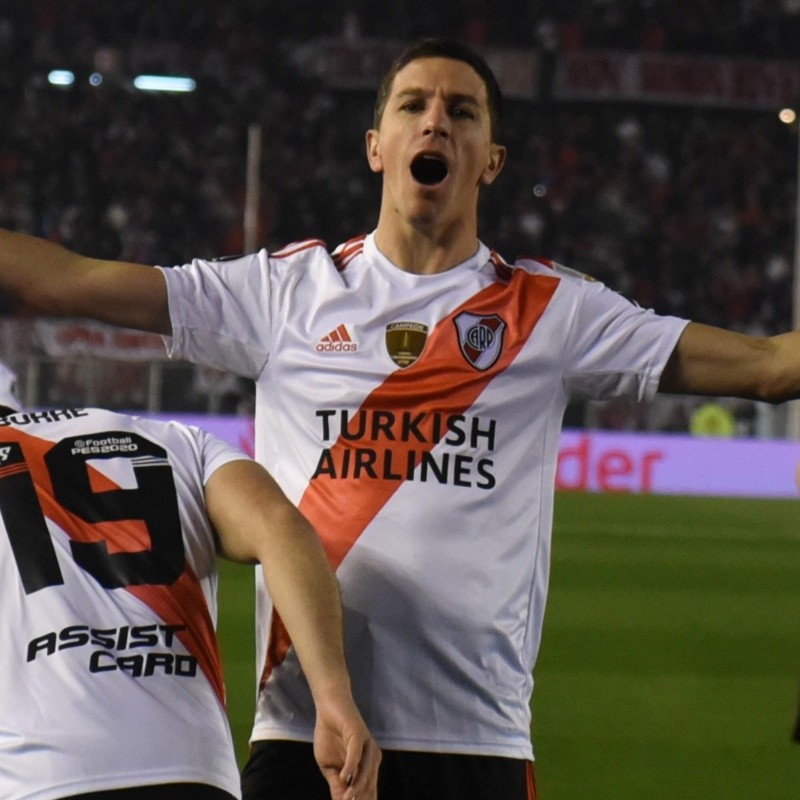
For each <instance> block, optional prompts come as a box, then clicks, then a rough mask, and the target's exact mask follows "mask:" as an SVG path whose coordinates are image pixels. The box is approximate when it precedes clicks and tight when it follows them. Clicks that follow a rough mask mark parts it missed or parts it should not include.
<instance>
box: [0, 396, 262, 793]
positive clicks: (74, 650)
mask: <svg viewBox="0 0 800 800" xmlns="http://www.w3.org/2000/svg"><path fill="white" fill-rule="evenodd" d="M242 458H246V456H244V455H243V454H242V453H240V452H239V451H238V450H235V449H234V448H232V447H231V446H229V445H228V444H226V443H224V442H222V441H220V440H219V439H216V438H215V437H213V436H210V435H209V434H207V433H204V432H202V431H200V430H199V429H197V428H190V427H187V426H184V425H179V424H177V423H166V422H155V421H152V420H147V419H140V418H136V417H131V416H127V415H122V414H116V413H112V412H109V411H103V410H99V409H83V408H74V409H62V410H49V411H40V412H19V413H15V414H12V415H9V416H6V417H4V418H0V517H1V518H0V698H2V701H0V797H3V798H4V799H5V800H18V799H21V798H26V800H34V798H35V800H49V799H50V798H60V797H64V796H67V795H70V796H71V795H73V794H82V793H85V792H95V791H101V790H107V789H116V788H126V787H135V786H145V785H151V784H162V783H175V782H190V783H202V784H208V785H210V786H214V787H219V788H221V789H223V790H225V791H227V792H229V793H230V794H231V795H232V796H234V797H239V796H241V795H240V788H239V773H238V768H237V764H236V758H235V755H234V750H233V740H232V737H231V733H230V728H229V726H228V721H227V718H226V713H225V699H224V689H223V683H222V668H221V661H220V655H219V651H218V648H217V643H216V635H215V625H216V615H217V606H216V589H217V567H216V548H215V540H214V535H213V532H212V528H211V525H210V522H209V520H208V517H207V515H206V512H205V503H204V498H203V492H204V486H205V484H206V482H207V481H208V479H209V478H210V476H211V475H212V474H213V473H214V472H215V471H216V470H217V469H218V468H219V467H221V466H222V465H223V464H226V463H228V462H230V461H233V460H236V459H242Z"/></svg>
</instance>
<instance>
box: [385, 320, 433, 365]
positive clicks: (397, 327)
mask: <svg viewBox="0 0 800 800" xmlns="http://www.w3.org/2000/svg"><path fill="white" fill-rule="evenodd" d="M427 340H428V326H427V325H423V324H422V323H421V322H392V323H391V324H389V325H387V326H386V349H387V350H388V351H389V355H390V356H391V359H392V361H394V363H395V364H397V366H398V367H410V366H411V365H412V364H413V363H414V362H415V361H416V360H417V359H418V358H419V357H420V354H421V353H422V350H423V348H424V347H425V342H426V341H427Z"/></svg>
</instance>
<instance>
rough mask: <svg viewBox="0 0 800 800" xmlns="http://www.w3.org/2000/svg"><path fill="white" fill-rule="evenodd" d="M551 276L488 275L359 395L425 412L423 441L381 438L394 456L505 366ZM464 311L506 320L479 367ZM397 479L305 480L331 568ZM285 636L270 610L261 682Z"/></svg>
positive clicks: (307, 508)
mask: <svg viewBox="0 0 800 800" xmlns="http://www.w3.org/2000/svg"><path fill="white" fill-rule="evenodd" d="M558 283H559V280H558V279H557V278H552V277H550V276H545V275H530V274H529V273H527V272H525V271H524V270H521V269H517V270H514V271H513V275H512V277H511V279H510V281H509V282H508V283H507V284H501V283H494V284H492V285H491V286H488V287H486V288H485V289H483V290H482V291H480V292H478V293H477V294H476V295H474V296H473V297H471V298H470V299H469V300H468V301H466V302H465V303H463V304H462V305H461V306H460V307H459V308H456V309H455V310H454V311H453V312H452V313H451V314H450V315H449V316H447V317H445V318H444V319H442V320H441V321H440V322H439V323H438V324H437V325H436V327H435V328H434V330H433V332H432V333H431V335H430V336H429V338H428V342H427V343H426V345H425V350H424V352H423V354H422V356H421V357H420V358H419V359H418V360H417V361H416V362H415V363H414V364H412V365H411V366H409V367H407V368H406V369H398V370H396V371H395V372H393V373H391V375H389V376H388V377H387V378H386V380H385V381H384V382H383V383H382V384H381V385H380V386H378V387H377V388H376V389H375V390H374V391H373V392H372V393H371V394H370V395H369V396H368V397H367V398H366V399H365V401H364V402H363V404H362V405H361V409H360V410H367V411H369V410H387V411H394V412H402V411H410V412H413V413H414V414H421V413H425V414H426V415H425V419H426V420H428V422H427V423H422V424H421V425H420V426H419V428H420V430H422V431H424V433H425V439H426V442H425V443H423V442H419V441H409V442H403V441H401V436H399V435H396V436H395V437H394V441H390V442H386V446H387V447H390V448H391V450H392V453H393V456H394V458H395V463H398V464H406V463H407V459H409V458H412V459H414V461H415V463H416V464H419V462H420V460H421V458H422V455H423V452H430V451H431V450H432V449H433V448H434V447H435V446H436V442H435V441H433V433H432V426H433V423H432V421H431V420H432V412H438V413H440V414H441V415H443V416H444V417H447V416H449V415H451V414H452V415H459V414H463V413H464V412H465V411H466V410H467V409H468V408H470V406H471V405H472V404H473V403H474V402H475V400H476V399H477V397H478V396H479V395H480V394H481V392H483V390H484V389H485V388H486V387H487V386H488V384H489V383H490V382H491V381H492V380H493V379H494V378H495V377H496V376H497V375H499V374H501V373H502V372H503V371H504V370H505V369H507V368H508V366H509V365H510V364H511V363H512V362H513V361H514V359H515V358H516V356H517V354H518V353H519V351H520V350H521V349H522V347H523V345H524V344H525V342H527V341H528V339H529V338H530V336H531V334H532V332H533V329H534V328H535V326H536V323H537V322H538V321H539V318H540V317H541V316H542V314H543V313H544V310H545V308H547V305H548V303H549V302H550V298H551V297H552V296H553V292H554V291H555V289H556V287H557V286H558ZM463 311H469V312H470V313H472V314H475V315H487V316H488V315H497V316H499V317H501V318H502V320H503V321H504V322H505V323H506V330H505V333H504V338H503V347H502V352H501V353H500V354H499V356H498V358H497V360H496V361H495V362H494V363H493V364H492V365H491V367H489V368H488V369H486V370H485V371H480V370H478V369H476V368H475V367H474V366H472V365H471V364H469V363H468V361H467V359H466V358H465V357H464V355H463V354H462V352H461V348H460V346H459V339H458V332H457V328H456V325H455V324H454V320H455V318H456V317H457V316H458V315H459V314H460V313H461V312H463ZM398 416H399V415H398ZM397 427H398V428H399V423H398V425H397ZM370 444H373V443H372V442H371V441H369V440H368V439H366V438H363V439H360V440H359V439H356V440H355V441H353V440H348V439H343V438H342V437H341V436H340V437H339V439H338V440H337V441H336V442H335V443H334V445H333V447H332V448H331V456H332V461H333V462H334V463H342V456H343V451H344V450H347V449H348V448H351V449H353V450H355V449H357V448H359V447H361V448H363V447H365V446H369V445H370ZM382 444H383V443H382ZM412 450H413V451H415V452H414V453H413V454H412V453H411V452H410V451H412ZM401 485H402V481H401V480H393V479H391V480H390V479H382V478H380V477H379V478H371V479H369V480H357V479H356V480H354V479H352V478H344V479H342V478H331V477H330V476H329V475H319V476H318V477H316V478H315V479H314V480H313V481H312V482H311V483H309V485H308V487H307V488H306V490H305V492H304V494H303V497H302V498H301V500H300V503H299V508H300V510H301V511H302V512H303V514H305V516H306V517H307V518H308V520H309V521H310V522H311V524H312V525H313V526H314V527H315V528H316V530H317V531H318V532H319V534H320V536H321V538H322V541H323V543H324V546H325V550H326V552H327V554H328V558H329V560H330V562H331V565H332V566H333V568H334V569H336V568H337V567H338V566H339V564H341V562H342V560H343V559H344V557H345V556H346V555H347V553H348V552H349V551H350V548H351V547H352V546H353V544H354V543H355V542H356V540H357V539H358V537H359V536H360V535H361V534H362V533H363V531H364V530H365V529H366V527H367V526H368V525H369V524H370V522H371V521H372V520H373V519H374V518H375V516H376V515H377V514H378V513H379V512H380V510H381V509H382V508H383V506H384V505H385V504H386V503H387V502H388V501H389V499H390V498H391V497H392V495H393V494H394V493H395V492H396V491H397V490H398V489H399V488H400V486H401ZM289 644H290V642H289V639H288V637H287V635H286V631H285V629H284V627H283V625H282V623H281V621H280V618H279V617H278V615H277V614H273V626H272V631H271V636H270V640H269V647H268V650H267V662H266V664H265V668H264V673H263V675H262V684H263V682H264V681H265V680H266V679H267V677H268V676H269V674H270V672H271V671H272V669H273V668H274V667H275V666H277V665H278V664H280V663H281V662H282V661H283V659H284V657H285V655H286V651H287V650H288V648H289Z"/></svg>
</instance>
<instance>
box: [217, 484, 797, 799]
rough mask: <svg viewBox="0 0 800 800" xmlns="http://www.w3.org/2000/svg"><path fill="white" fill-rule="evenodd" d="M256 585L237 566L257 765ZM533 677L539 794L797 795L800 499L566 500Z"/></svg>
mask: <svg viewBox="0 0 800 800" xmlns="http://www.w3.org/2000/svg"><path fill="white" fill-rule="evenodd" d="M252 594H253V576H252V571H251V570H250V569H249V568H244V569H242V568H241V567H236V566H233V565H228V564H226V565H224V569H223V574H222V580H221V587H220V595H221V598H220V636H221V639H222V647H223V658H224V662H225V670H226V679H227V683H228V698H229V713H230V718H231V724H232V728H233V732H234V737H235V739H236V744H237V752H238V755H239V758H240V760H241V761H242V762H243V760H244V758H245V755H246V747H247V745H246V741H247V736H248V733H249V729H250V725H251V722H252V713H253V697H254V691H255V677H254V674H255V673H254V666H253V621H252V613H253V612H252V609H253V601H252ZM535 677H536V690H535V692H534V703H533V719H534V723H533V737H534V747H535V750H536V757H537V765H536V772H537V783H538V787H539V793H540V796H541V797H542V800H593V799H594V798H597V800H601V799H602V800H606V798H614V799H615V800H644V799H645V798H646V800H662V798H663V800H716V798H720V800H722V798H725V800H738V798H742V800H744V799H745V798H747V800H750V799H751V798H758V800H787V799H788V798H794V797H800V744H795V743H792V742H791V741H790V738H789V737H790V731H791V727H792V724H793V721H794V715H795V711H796V708H797V700H798V691H800V502H790V501H778V500H764V501H760V500H731V499H713V498H687V497H663V496H662V497H659V496H652V495H607V494H606V495H600V494H573V493H561V494H559V495H558V497H557V501H556V520H555V533H554V540H553V570H552V576H551V587H550V599H549V601H548V609H547V615H546V620H545V629H544V637H543V642H542V648H541V652H540V657H539V662H538V664H537V667H536V672H535Z"/></svg>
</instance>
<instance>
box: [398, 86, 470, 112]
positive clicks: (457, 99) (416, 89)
mask: <svg viewBox="0 0 800 800" xmlns="http://www.w3.org/2000/svg"><path fill="white" fill-rule="evenodd" d="M432 94H434V92H433V91H431V90H430V89H423V88H422V87H421V86H411V87H409V88H408V89H402V90H401V91H399V92H398V93H397V94H396V95H395V99H396V100H402V99H403V98H406V97H428V96H430V95H432ZM442 94H443V96H444V99H445V100H447V101H448V102H451V103H466V104H467V105H471V106H475V107H476V108H479V107H480V101H479V100H478V98H477V97H475V95H473V94H468V93H466V92H442Z"/></svg>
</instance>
